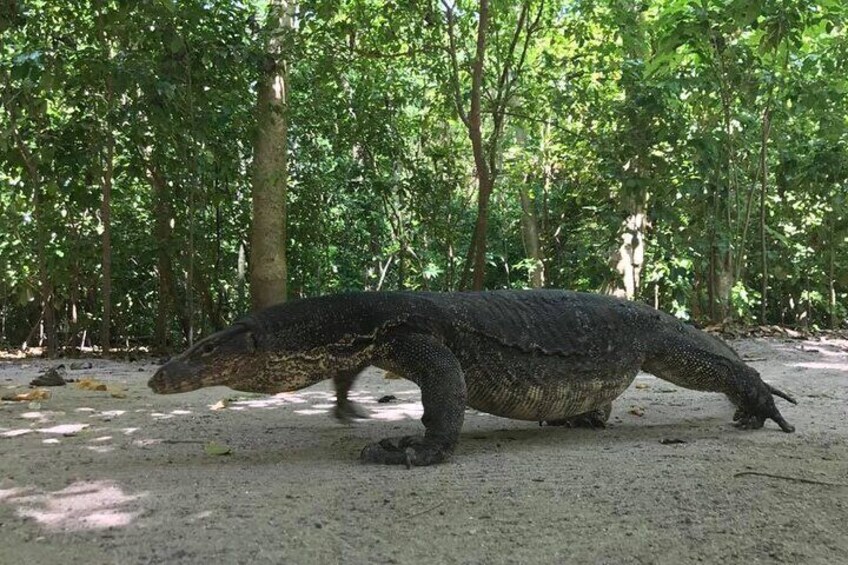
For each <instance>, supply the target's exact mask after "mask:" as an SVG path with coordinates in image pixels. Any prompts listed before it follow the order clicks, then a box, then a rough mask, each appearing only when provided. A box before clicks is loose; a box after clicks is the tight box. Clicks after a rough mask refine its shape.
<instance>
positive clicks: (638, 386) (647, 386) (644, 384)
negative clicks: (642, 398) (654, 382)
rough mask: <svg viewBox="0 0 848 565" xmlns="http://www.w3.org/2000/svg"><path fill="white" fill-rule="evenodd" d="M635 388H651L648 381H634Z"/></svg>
mask: <svg viewBox="0 0 848 565" xmlns="http://www.w3.org/2000/svg"><path fill="white" fill-rule="evenodd" d="M636 388H651V385H649V384H648V383H636Z"/></svg>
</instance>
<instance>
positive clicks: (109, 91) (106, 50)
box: [97, 4, 115, 354]
mask: <svg viewBox="0 0 848 565" xmlns="http://www.w3.org/2000/svg"><path fill="white" fill-rule="evenodd" d="M102 8H103V6H101V5H99V4H98V6H97V9H98V14H97V27H98V31H99V34H100V38H101V42H102V44H101V48H102V50H103V56H104V59H105V60H106V61H108V60H109V59H110V58H111V48H110V45H109V39H108V37H107V35H106V26H105V24H104V22H103V14H102V12H101V11H100V10H102ZM107 72H108V73H109V74H107V76H106V93H105V101H106V106H105V111H106V119H105V121H104V123H103V130H104V131H103V134H104V135H105V139H106V146H105V148H104V149H105V151H104V155H103V168H102V172H101V176H100V188H101V198H102V199H101V202H100V225H101V226H102V228H103V233H102V234H101V247H102V249H101V278H102V283H101V292H102V300H103V318H102V319H101V321H100V323H101V325H100V348H101V350H102V352H103V353H104V354H106V353H109V349H110V348H111V344H112V335H111V329H112V178H113V171H114V157H115V136H114V135H113V133H112V129H111V124H110V122H109V117H110V116H109V114H110V113H111V111H112V105H113V100H114V83H113V81H112V74H111V71H107Z"/></svg>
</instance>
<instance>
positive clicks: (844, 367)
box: [790, 362, 848, 372]
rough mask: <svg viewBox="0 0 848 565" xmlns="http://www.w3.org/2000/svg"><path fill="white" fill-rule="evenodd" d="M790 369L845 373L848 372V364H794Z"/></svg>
mask: <svg viewBox="0 0 848 565" xmlns="http://www.w3.org/2000/svg"><path fill="white" fill-rule="evenodd" d="M790 367H799V368H801V369H820V370H823V371H844V372H848V362H846V363H815V362H813V363H793V364H792V365H790Z"/></svg>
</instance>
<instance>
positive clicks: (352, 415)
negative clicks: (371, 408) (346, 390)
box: [333, 400, 371, 424]
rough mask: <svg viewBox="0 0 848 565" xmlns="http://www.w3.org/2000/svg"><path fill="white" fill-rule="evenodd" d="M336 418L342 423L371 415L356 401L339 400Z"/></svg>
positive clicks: (348, 422)
mask: <svg viewBox="0 0 848 565" xmlns="http://www.w3.org/2000/svg"><path fill="white" fill-rule="evenodd" d="M333 416H335V417H336V420H338V421H339V422H341V423H342V424H352V423H353V421H354V420H367V419H368V418H370V417H371V416H370V415H369V414H368V412H366V411H365V410H364V409H363V408H362V407H361V406H359V405H358V404H356V403H355V402H351V401H349V400H348V401H345V402H337V403H336V408H335V410H334V412H333Z"/></svg>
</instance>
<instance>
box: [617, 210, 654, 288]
mask: <svg viewBox="0 0 848 565" xmlns="http://www.w3.org/2000/svg"><path fill="white" fill-rule="evenodd" d="M647 227H648V217H647V214H645V212H644V211H643V206H640V205H636V206H633V207H632V208H631V209H630V213H629V215H628V216H627V219H626V220H625V221H624V223H623V224H622V228H621V231H620V232H619V238H620V241H621V245H619V246H618V248H617V249H616V250H615V252H614V253H613V257H612V259H611V262H612V264H613V266H614V267H615V270H616V271H617V272H618V274H619V276H620V281H621V285H622V286H620V287H619V286H616V287H615V288H614V289H613V291H612V294H615V295H616V296H622V297H624V298H627V299H629V300H632V299H633V298H634V297H635V296H636V292H638V290H639V288H640V286H641V284H642V267H643V266H644V264H645V230H646V229H647Z"/></svg>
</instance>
